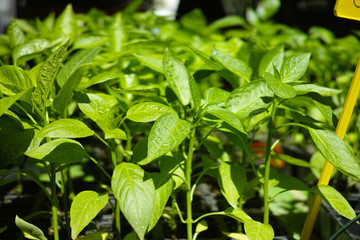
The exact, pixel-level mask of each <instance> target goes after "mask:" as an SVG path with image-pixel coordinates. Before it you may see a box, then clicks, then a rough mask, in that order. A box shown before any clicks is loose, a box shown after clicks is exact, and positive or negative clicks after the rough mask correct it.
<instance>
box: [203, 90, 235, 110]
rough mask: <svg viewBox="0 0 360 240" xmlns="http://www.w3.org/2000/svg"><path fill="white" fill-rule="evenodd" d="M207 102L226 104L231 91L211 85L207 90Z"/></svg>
mask: <svg viewBox="0 0 360 240" xmlns="http://www.w3.org/2000/svg"><path fill="white" fill-rule="evenodd" d="M204 95H205V104H206V105H213V104H215V105H220V106H221V105H224V104H225V102H226V100H227V99H228V97H229V96H230V92H228V91H226V90H223V89H221V88H217V87H211V88H208V89H206V91H205V94H204Z"/></svg>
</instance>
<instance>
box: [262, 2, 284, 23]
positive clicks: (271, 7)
mask: <svg viewBox="0 0 360 240" xmlns="http://www.w3.org/2000/svg"><path fill="white" fill-rule="evenodd" d="M280 5H281V1H280V0H262V1H260V2H259V4H258V5H257V7H256V12H257V14H258V15H259V17H260V18H261V19H262V20H268V19H269V18H271V17H272V16H273V15H275V13H277V12H278V10H279V8H280Z"/></svg>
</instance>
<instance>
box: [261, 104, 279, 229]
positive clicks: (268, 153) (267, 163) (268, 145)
mask: <svg viewBox="0 0 360 240" xmlns="http://www.w3.org/2000/svg"><path fill="white" fill-rule="evenodd" d="M277 106H278V105H277V102H276V99H274V101H273V106H272V110H271V117H270V120H269V124H268V129H269V133H268V138H267V143H266V154H265V175H264V185H263V188H264V224H269V215H270V210H269V203H270V201H269V200H270V199H269V178H270V168H271V166H270V162H271V145H272V137H273V134H274V122H275V114H276V109H277Z"/></svg>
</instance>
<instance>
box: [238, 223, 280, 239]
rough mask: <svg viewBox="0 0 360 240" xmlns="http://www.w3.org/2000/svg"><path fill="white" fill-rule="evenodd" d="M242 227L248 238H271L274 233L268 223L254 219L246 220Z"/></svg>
mask: <svg viewBox="0 0 360 240" xmlns="http://www.w3.org/2000/svg"><path fill="white" fill-rule="evenodd" d="M244 227H245V233H246V236H248V238H249V240H272V239H273V238H274V235H275V234H274V230H273V228H272V227H271V226H270V225H269V224H262V223H260V222H257V221H255V220H251V219H249V220H246V221H245V223H244Z"/></svg>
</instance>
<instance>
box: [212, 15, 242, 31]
mask: <svg viewBox="0 0 360 240" xmlns="http://www.w3.org/2000/svg"><path fill="white" fill-rule="evenodd" d="M244 25H246V21H245V20H244V19H243V18H242V17H240V16H236V15H231V16H226V17H223V18H220V19H217V20H215V21H213V22H212V23H211V24H210V25H209V29H210V30H211V31H216V30H218V29H221V28H228V27H234V26H244Z"/></svg>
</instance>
